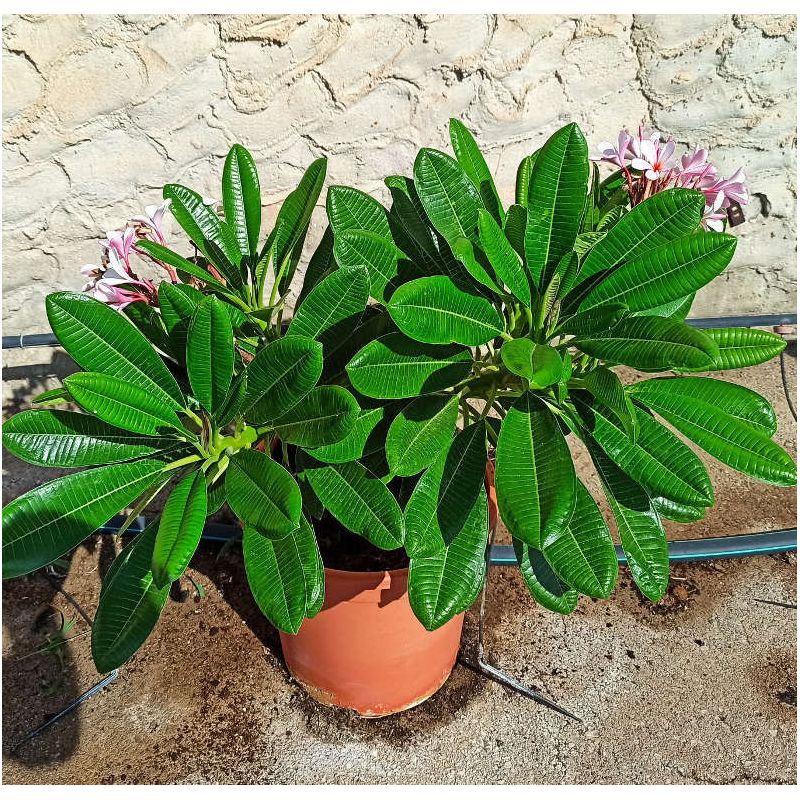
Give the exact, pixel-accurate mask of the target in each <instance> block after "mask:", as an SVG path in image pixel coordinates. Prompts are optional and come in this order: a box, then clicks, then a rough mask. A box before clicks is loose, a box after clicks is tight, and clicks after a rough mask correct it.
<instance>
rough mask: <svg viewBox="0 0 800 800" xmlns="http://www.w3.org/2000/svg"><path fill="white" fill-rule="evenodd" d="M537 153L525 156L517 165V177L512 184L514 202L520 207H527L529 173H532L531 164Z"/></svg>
mask: <svg viewBox="0 0 800 800" xmlns="http://www.w3.org/2000/svg"><path fill="white" fill-rule="evenodd" d="M537 155H538V151H537ZM537 155H532V156H525V158H523V159H522V161H520V162H519V166H518V167H517V179H516V182H515V184H514V202H515V203H516V205H518V206H519V207H521V208H527V207H528V199H529V196H530V187H531V175H532V174H533V165H534V164H535V163H536V157H537Z"/></svg>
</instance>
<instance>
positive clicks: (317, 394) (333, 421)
mask: <svg viewBox="0 0 800 800" xmlns="http://www.w3.org/2000/svg"><path fill="white" fill-rule="evenodd" d="M359 412H360V409H359V407H358V403H357V402H356V399H355V398H354V397H353V395H352V394H350V392H348V391H347V389H345V388H344V387H342V386H317V387H315V388H314V389H312V390H311V391H310V392H309V393H308V394H307V395H306V396H305V397H304V398H303V399H302V400H301V401H300V402H299V403H297V404H296V405H295V406H293V407H292V409H291V410H290V411H289V412H288V413H286V414H285V415H284V416H282V417H279V418H278V419H277V420H275V422H273V423H272V425H273V427H274V428H275V432H276V433H277V434H278V436H280V438H281V439H282V440H283V441H284V442H288V443H289V444H295V445H298V446H299V447H321V446H323V445H330V444H333V443H334V442H339V441H341V440H342V439H344V437H345V436H347V434H348V433H349V432H350V430H351V429H352V428H353V425H355V422H356V419H357V418H358V415H359Z"/></svg>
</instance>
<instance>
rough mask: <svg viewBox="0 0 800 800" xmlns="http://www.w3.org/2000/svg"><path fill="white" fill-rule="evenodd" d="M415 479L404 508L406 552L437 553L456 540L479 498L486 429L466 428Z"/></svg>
mask: <svg viewBox="0 0 800 800" xmlns="http://www.w3.org/2000/svg"><path fill="white" fill-rule="evenodd" d="M435 456H436V460H435V461H434V462H433V465H432V466H431V467H429V468H428V469H427V470H426V471H425V473H424V474H423V475H422V477H421V478H420V479H419V481H418V483H417V485H416V487H415V488H414V491H413V493H412V495H411V497H410V498H409V501H408V503H407V504H406V508H405V524H406V550H407V552H408V554H409V555H410V556H411V557H412V558H415V557H419V556H427V555H431V554H433V553H437V552H439V551H441V550H443V549H444V548H446V547H447V546H448V545H449V544H451V543H452V542H453V541H454V539H456V538H457V536H458V534H459V533H460V531H461V529H462V528H463V527H464V525H466V524H467V521H468V519H469V517H470V515H471V514H472V513H473V507H474V505H475V503H476V502H478V498H479V496H480V492H481V488H482V487H483V485H484V481H485V475H486V425H485V423H484V422H483V421H481V422H475V423H473V424H472V425H468V426H467V427H466V428H465V429H464V430H463V431H461V432H460V433H459V434H458V435H457V436H456V437H455V438H454V439H453V440H452V442H451V443H450V444H449V447H448V448H447V449H446V450H444V451H441V450H440V451H439V452H437V453H436V454H435Z"/></svg>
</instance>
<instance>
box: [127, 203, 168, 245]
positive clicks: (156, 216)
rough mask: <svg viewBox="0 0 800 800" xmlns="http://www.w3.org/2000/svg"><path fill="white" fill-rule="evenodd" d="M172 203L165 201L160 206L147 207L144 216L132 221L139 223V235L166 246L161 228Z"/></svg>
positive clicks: (137, 230)
mask: <svg viewBox="0 0 800 800" xmlns="http://www.w3.org/2000/svg"><path fill="white" fill-rule="evenodd" d="M171 203H172V200H165V201H164V202H163V203H162V204H161V205H160V206H155V205H151V206H145V207H144V214H139V215H137V216H135V217H133V218H132V219H131V222H135V223H137V225H136V232H137V234H138V235H139V236H142V237H144V238H145V239H150V240H151V241H154V242H158V243H159V244H166V239H165V238H164V231H163V230H162V228H161V226H162V224H163V222H164V215H165V214H166V213H167V211H168V210H169V207H170V205H171Z"/></svg>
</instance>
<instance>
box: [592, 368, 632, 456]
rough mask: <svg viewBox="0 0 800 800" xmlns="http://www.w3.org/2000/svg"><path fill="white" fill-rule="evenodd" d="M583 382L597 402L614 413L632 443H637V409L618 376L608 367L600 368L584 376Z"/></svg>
mask: <svg viewBox="0 0 800 800" xmlns="http://www.w3.org/2000/svg"><path fill="white" fill-rule="evenodd" d="M582 380H583V386H584V387H585V388H586V389H588V390H589V391H590V392H591V393H592V396H593V397H594V399H595V401H596V402H598V403H602V404H603V405H604V406H606V408H608V409H610V410H611V411H613V412H614V415H615V416H616V418H617V419H618V420H619V422H620V424H621V425H622V427H623V429H624V430H625V433H626V434H627V435H628V437H629V438H630V439H631V441H636V433H637V424H636V413H635V409H634V407H633V403H632V402H631V399H630V397H628V395H627V394H626V392H625V387H624V386H623V385H622V381H620V379H619V377H617V374H616V373H615V372H612V371H611V370H610V369H607V368H606V367H598V368H597V369H593V370H592V371H591V372H589V373H587V374H586V375H584V376H583V378H582Z"/></svg>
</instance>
